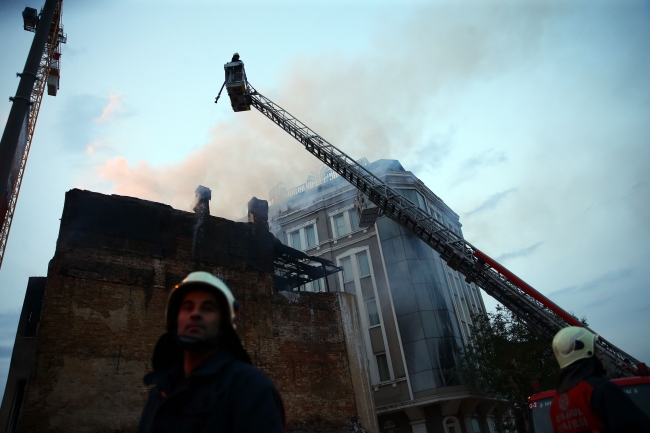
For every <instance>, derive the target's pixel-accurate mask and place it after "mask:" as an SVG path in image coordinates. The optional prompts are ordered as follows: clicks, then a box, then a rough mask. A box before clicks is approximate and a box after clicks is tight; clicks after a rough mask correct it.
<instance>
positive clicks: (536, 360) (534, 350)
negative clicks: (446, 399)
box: [462, 305, 559, 404]
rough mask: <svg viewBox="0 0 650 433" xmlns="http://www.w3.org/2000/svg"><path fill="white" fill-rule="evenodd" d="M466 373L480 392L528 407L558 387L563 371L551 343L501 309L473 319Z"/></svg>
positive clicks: (478, 315) (464, 362)
mask: <svg viewBox="0 0 650 433" xmlns="http://www.w3.org/2000/svg"><path fill="white" fill-rule="evenodd" d="M472 321H473V322H474V324H473V325H472V333H471V336H470V339H469V341H470V344H469V345H467V346H466V347H465V350H464V354H463V357H462V364H463V371H464V373H465V374H466V375H467V376H468V379H469V380H470V381H472V382H474V383H475V384H476V385H477V386H478V387H479V388H480V389H482V390H484V391H485V392H488V393H490V394H493V395H495V396H497V397H499V398H503V399H504V400H507V401H509V402H511V403H513V404H514V403H524V404H526V403H527V400H528V396H530V395H531V394H533V393H534V392H536V391H539V389H537V390H536V389H534V387H533V383H536V384H538V385H537V387H538V388H541V389H543V390H548V389H553V388H555V387H556V385H557V377H558V373H559V368H558V365H557V361H556V360H555V356H554V355H553V350H552V349H551V341H550V340H548V339H547V338H546V337H542V336H540V335H539V334H537V333H536V332H535V331H534V330H532V329H531V328H529V327H528V326H527V325H526V324H525V323H524V322H523V321H521V319H519V318H518V317H517V316H515V315H514V314H513V313H511V312H510V311H509V310H507V309H506V308H504V307H503V306H501V305H499V306H497V308H496V311H495V312H490V313H487V314H477V315H474V316H473V317H472Z"/></svg>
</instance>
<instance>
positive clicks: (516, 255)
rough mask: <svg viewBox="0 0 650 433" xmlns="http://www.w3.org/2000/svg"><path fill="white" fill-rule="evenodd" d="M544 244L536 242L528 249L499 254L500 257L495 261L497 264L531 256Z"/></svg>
mask: <svg viewBox="0 0 650 433" xmlns="http://www.w3.org/2000/svg"><path fill="white" fill-rule="evenodd" d="M543 243H544V242H537V243H536V244H533V245H530V246H528V247H525V248H522V249H520V250H517V251H513V252H510V253H505V254H501V255H500V256H497V258H496V259H495V260H496V261H497V262H505V261H507V260H511V259H516V258H521V257H527V256H529V255H531V254H533V253H534V252H535V251H537V249H538V248H539V247H540V246H542V244H543Z"/></svg>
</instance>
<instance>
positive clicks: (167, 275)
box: [17, 190, 376, 433]
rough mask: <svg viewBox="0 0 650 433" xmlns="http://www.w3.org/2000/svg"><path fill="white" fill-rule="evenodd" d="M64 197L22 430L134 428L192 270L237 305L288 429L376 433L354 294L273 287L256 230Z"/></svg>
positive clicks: (119, 202)
mask: <svg viewBox="0 0 650 433" xmlns="http://www.w3.org/2000/svg"><path fill="white" fill-rule="evenodd" d="M197 222H198V219H197V218H196V217H195V215H194V214H192V213H189V212H183V211H178V210H174V209H172V208H171V207H169V206H166V205H162V204H158V203H152V202H147V201H144V200H137V199H133V198H128V197H119V196H106V195H101V194H97V193H92V192H87V191H80V190H72V191H69V192H68V193H67V195H66V203H65V208H64V211H63V217H62V219H61V228H60V232H59V239H58V242H57V246H56V252H55V255H54V258H53V259H52V260H51V262H50V265H49V269H48V275H47V278H48V279H47V287H46V291H45V301H44V306H43V313H42V320H41V323H40V328H39V332H38V337H37V342H36V348H37V349H36V360H35V366H34V369H33V373H32V378H31V379H30V381H29V383H28V386H27V394H26V400H25V403H24V406H23V410H22V412H21V415H20V419H19V423H18V430H17V431H19V432H64V431H65V432H80V433H81V432H84V433H85V432H133V431H135V430H136V428H137V424H138V420H139V416H140V411H141V408H142V406H143V403H144V400H145V398H146V395H147V388H145V387H144V385H142V382H141V379H142V376H143V375H144V374H145V373H146V372H148V371H149V370H150V369H151V361H150V360H151V354H152V351H153V347H154V344H155V343H156V341H157V339H158V337H159V336H160V335H161V333H162V332H163V320H164V309H165V303H166V300H167V295H168V293H169V289H170V288H171V287H173V286H174V285H175V284H177V283H178V282H180V280H181V279H182V278H183V277H184V276H185V275H187V274H188V273H189V272H191V271H194V270H206V271H209V272H212V273H213V274H215V275H217V276H219V277H220V278H222V279H223V280H224V281H226V283H227V284H228V285H229V286H230V287H231V289H232V290H233V292H234V294H235V296H236V298H237V299H239V300H240V301H241V302H242V314H241V320H240V323H239V325H238V332H239V334H240V337H241V339H242V341H243V343H244V346H245V348H246V350H247V351H248V352H249V354H250V356H251V358H252V359H253V362H254V364H255V365H256V366H258V367H259V368H261V369H262V370H263V371H265V372H266V373H267V374H268V375H269V376H270V377H271V379H272V380H273V381H274V382H275V383H276V385H277V387H278V389H279V391H280V393H281V395H282V397H283V400H284V403H285V407H286V412H287V419H288V429H289V430H299V431H316V429H320V430H318V431H323V432H325V431H347V429H346V427H345V422H346V420H347V419H349V418H350V417H351V416H354V415H359V416H360V417H361V420H362V424H363V425H364V427H366V428H368V429H369V430H371V431H376V426H375V424H376V418H375V416H374V413H373V409H372V407H373V405H372V395H371V392H370V387H369V384H368V379H367V378H368V373H367V371H366V360H365V352H364V351H363V349H362V346H363V344H362V342H361V335H360V333H359V330H358V329H359V325H358V320H359V319H358V316H357V307H356V298H354V297H353V295H349V294H344V293H304V292H303V293H300V294H298V293H293V292H275V291H274V290H273V278H272V277H273V254H272V243H271V241H272V236H271V235H270V234H269V233H268V231H266V230H264V229H263V226H261V225H260V224H257V221H256V224H249V223H235V222H232V221H228V220H225V219H222V218H217V217H207V218H206V219H204V220H202V223H201V224H200V226H198V227H197Z"/></svg>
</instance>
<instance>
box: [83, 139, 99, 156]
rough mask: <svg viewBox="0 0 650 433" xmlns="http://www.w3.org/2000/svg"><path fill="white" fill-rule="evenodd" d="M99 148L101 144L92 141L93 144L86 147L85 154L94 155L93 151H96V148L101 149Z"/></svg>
mask: <svg viewBox="0 0 650 433" xmlns="http://www.w3.org/2000/svg"><path fill="white" fill-rule="evenodd" d="M101 146H102V143H101V142H99V141H94V142H92V143H90V144H89V145H88V146H87V147H86V153H88V155H92V154H93V153H95V149H97V148H98V147H101Z"/></svg>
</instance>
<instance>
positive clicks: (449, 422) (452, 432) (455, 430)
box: [442, 416, 461, 433]
mask: <svg viewBox="0 0 650 433" xmlns="http://www.w3.org/2000/svg"><path fill="white" fill-rule="evenodd" d="M442 426H443V427H444V428H445V433H461V430H460V423H459V422H458V418H456V417H454V416H448V417H447V418H445V419H443V420H442Z"/></svg>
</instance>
